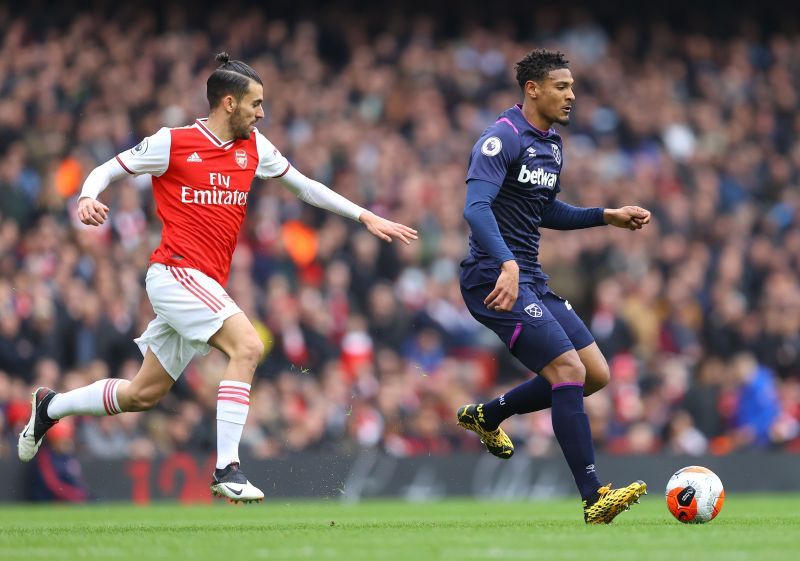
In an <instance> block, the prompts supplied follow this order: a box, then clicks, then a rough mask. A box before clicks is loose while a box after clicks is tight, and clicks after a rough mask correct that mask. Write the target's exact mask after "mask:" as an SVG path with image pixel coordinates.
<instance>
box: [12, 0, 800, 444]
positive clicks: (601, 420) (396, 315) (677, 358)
mask: <svg viewBox="0 0 800 561" xmlns="http://www.w3.org/2000/svg"><path fill="white" fill-rule="evenodd" d="M4 10H6V9H5V8H0V54H2V56H0V437H1V438H0V458H3V457H5V458H10V457H14V456H15V446H16V434H17V433H18V432H19V430H20V428H21V427H22V426H23V424H24V423H25V422H26V420H27V418H28V415H29V407H30V405H29V396H30V391H31V388H32V387H34V386H38V385H46V386H50V387H53V388H56V389H58V390H69V389H71V388H75V387H78V386H83V385H86V384H88V383H90V382H92V381H94V380H97V379H100V378H103V377H107V376H115V377H123V378H131V377H132V376H133V375H134V374H135V373H136V371H137V368H138V365H139V362H140V359H141V357H140V355H139V352H138V350H137V348H136V347H135V345H134V344H133V342H132V339H133V338H134V337H136V336H138V335H139V334H140V333H141V332H142V331H143V330H144V328H145V326H146V325H147V323H148V321H150V319H152V317H153V311H152V309H151V307H150V305H149V303H148V301H147V298H146V294H145V292H144V274H145V272H146V269H147V265H148V258H149V255H150V252H151V251H152V249H153V248H154V247H155V246H156V245H157V242H158V239H159V231H160V223H159V221H158V218H157V216H156V213H155V209H154V206H153V198H152V194H151V192H150V179H149V177H148V176H141V177H138V178H131V179H129V180H125V181H122V182H120V183H117V184H115V185H112V186H111V187H110V188H109V189H108V190H107V191H106V192H105V193H104V194H103V195H102V196H101V200H102V201H103V202H105V203H106V204H108V205H109V206H110V207H111V209H112V210H111V214H110V221H109V222H108V223H107V224H106V225H104V226H103V227H100V228H90V227H84V226H83V225H81V224H80V223H79V222H78V221H77V219H76V215H75V206H76V196H77V194H78V193H79V191H80V187H81V184H82V181H83V179H84V178H85V176H86V175H87V174H88V173H89V171H91V169H92V168H93V167H94V166H96V165H97V164H99V163H102V162H104V161H106V160H107V159H109V158H112V157H113V156H114V155H115V154H117V153H118V152H120V151H123V150H126V149H128V148H130V147H131V146H133V145H135V144H136V143H138V142H139V140H140V139H141V138H142V137H144V136H146V135H149V134H152V133H153V132H155V131H156V130H158V128H159V127H161V126H165V125H166V126H181V125H184V124H188V123H191V122H192V121H193V120H194V119H195V118H196V117H202V116H205V115H206V114H207V111H208V106H207V102H206V99H205V80H206V78H207V76H208V75H209V73H210V72H211V71H212V69H213V68H214V63H213V55H214V53H215V52H217V51H219V50H223V49H224V50H227V51H228V52H230V53H231V55H232V56H233V57H235V58H241V59H243V60H245V61H247V62H248V63H250V64H251V65H252V66H253V67H254V68H255V69H256V70H257V71H258V72H259V73H260V75H261V77H262V78H263V81H264V84H265V98H266V99H265V101H264V106H265V111H266V114H267V117H266V118H265V120H264V121H263V122H262V123H261V124H260V129H261V131H262V132H263V133H264V134H265V135H266V136H267V137H268V138H269V139H270V140H271V141H272V142H273V143H274V144H275V145H276V146H277V147H278V148H279V149H280V150H281V151H282V152H283V153H284V154H285V155H286V156H287V157H288V158H289V160H290V161H291V162H292V164H293V165H294V166H295V167H296V168H298V169H299V170H300V171H302V172H304V173H305V174H306V175H308V176H311V177H314V178H316V179H318V180H320V181H322V182H323V183H325V184H327V185H329V186H331V187H332V188H334V189H335V190H337V191H339V192H340V193H342V194H344V195H345V196H347V197H349V198H351V199H352V200H354V201H356V202H358V203H360V204H361V205H364V206H366V207H369V208H371V209H374V210H376V211H378V212H380V213H382V214H384V215H386V216H387V217H390V218H392V219H394V220H397V221H399V222H403V223H406V224H409V225H412V226H414V227H416V228H418V229H419V231H420V241H419V242H418V243H415V244H413V245H411V246H404V245H402V244H399V243H394V244H385V243H383V242H380V241H378V240H377V239H375V238H373V237H372V236H370V235H369V234H368V233H367V232H366V231H365V230H364V229H363V228H360V227H359V225H358V224H356V223H353V222H348V221H347V220H345V219H342V218H340V217H338V216H335V215H331V214H329V213H325V212H322V211H319V210H317V209H315V208H313V207H310V206H307V205H304V204H303V203H301V202H300V201H298V200H297V199H296V198H295V197H294V196H293V195H291V193H289V192H288V191H286V190H284V189H283V188H282V187H281V186H280V184H279V183H277V182H274V181H273V182H263V181H256V182H255V183H254V185H253V194H252V195H251V198H250V204H249V210H248V217H247V220H246V223H245V226H244V228H243V231H242V236H241V240H240V242H239V246H238V249H237V250H236V253H235V256H234V264H233V269H232V274H231V277H230V281H229V284H228V286H227V288H228V292H229V293H230V295H231V296H232V297H233V298H234V300H235V301H236V302H237V303H238V304H239V306H240V307H241V308H242V309H243V310H244V311H245V312H246V313H247V314H248V316H249V317H250V319H251V320H252V321H253V322H254V323H255V324H256V326H257V328H258V330H259V332H260V334H261V335H262V336H263V339H264V341H265V342H267V345H266V347H267V348H266V353H265V357H264V360H263V362H262V363H261V365H260V366H259V368H258V371H257V377H256V380H255V382H254V385H253V390H252V394H251V408H250V416H249V419H248V424H247V426H246V428H245V432H244V437H243V451H244V452H245V453H249V454H252V455H255V456H257V457H263V458H270V457H280V456H282V455H285V454H288V453H291V452H294V451H298V450H319V451H324V452H329V453H337V452H350V451H353V450H356V449H358V448H362V447H380V448H382V449H385V450H386V451H388V452H389V453H391V454H395V455H398V456H413V455H420V454H426V455H427V454H446V453H449V452H454V451H476V452H477V451H479V450H480V449H481V445H480V443H479V442H478V440H477V439H476V438H475V437H474V435H472V434H471V433H470V434H467V433H465V432H464V431H463V430H462V429H459V428H458V427H456V425H455V411H456V408H457V407H458V406H459V405H462V404H464V403H469V402H473V401H476V400H484V399H487V398H491V397H493V396H495V395H496V394H498V393H499V392H502V391H503V390H504V389H507V388H509V387H511V386H512V385H515V384H516V383H518V382H520V381H522V380H524V379H525V378H526V377H528V376H531V375H532V373H529V372H527V371H525V370H524V369H523V368H522V367H521V366H520V365H519V363H517V362H516V361H515V360H514V359H513V358H512V357H511V356H510V355H509V353H508V351H507V350H506V349H505V348H504V347H503V346H502V344H501V343H500V342H499V341H498V340H496V337H495V336H494V335H493V334H491V333H489V332H487V331H486V330H485V329H484V328H482V327H481V326H480V325H479V324H478V323H477V322H475V321H474V320H473V319H472V318H471V316H470V315H469V313H468V312H467V311H466V309H465V307H464V305H463V303H462V300H461V295H460V291H459V287H458V272H459V262H460V260H461V259H462V258H463V257H464V255H465V254H466V247H467V245H466V240H467V235H468V229H467V226H466V223H465V221H464V220H463V218H462V216H461V214H462V210H463V200H464V192H465V191H464V190H465V187H464V176H465V171H466V164H467V159H468V156H469V153H470V149H471V147H472V144H473V143H474V142H475V140H476V139H477V138H478V136H479V135H480V134H481V132H482V130H483V129H484V128H485V127H486V126H487V125H488V124H490V123H492V122H493V121H494V120H495V118H496V115H497V114H498V113H500V112H502V111H503V110H504V109H506V108H508V107H510V106H511V105H512V104H514V103H516V102H518V101H520V100H521V93H520V90H519V87H518V86H517V85H516V83H515V81H514V75H513V65H514V63H515V62H516V61H517V60H519V59H520V58H521V57H522V56H523V55H524V54H525V53H526V52H528V51H529V50H530V49H532V48H534V47H542V46H544V47H551V48H558V49H560V50H563V51H564V52H565V53H566V54H567V58H568V59H569V60H570V65H571V69H572V73H573V75H574V76H575V78H576V94H577V103H576V110H575V111H574V114H573V123H572V124H571V125H570V126H569V127H568V128H561V129H560V130H559V132H561V134H562V135H563V136H564V147H565V148H564V152H565V154H564V159H565V166H564V171H563V174H562V177H561V184H562V189H563V191H562V194H561V197H562V198H563V200H565V201H567V202H569V203H572V204H576V205H580V206H614V207H615V206H622V205H625V204H638V205H641V206H644V207H647V208H648V209H650V210H651V211H652V212H653V221H652V224H650V225H649V226H648V227H647V228H645V229H644V230H643V231H640V232H635V233H634V232H628V231H623V230H620V229H616V228H595V229H590V230H581V231H575V232H556V231H545V233H544V236H543V242H542V254H541V261H542V263H543V265H544V268H545V271H546V272H548V273H549V274H550V275H551V281H550V285H551V287H552V288H553V289H554V290H555V291H556V292H557V293H558V294H560V295H561V296H563V297H565V298H567V299H568V300H569V301H570V302H571V303H572V305H573V306H574V308H575V309H576V310H577V311H578V313H579V314H580V315H581V316H582V317H583V318H584V320H585V321H586V323H587V325H588V326H589V327H590V328H591V331H592V333H593V334H594V336H595V338H596V339H597V342H598V343H599V345H600V347H601V349H602V350H603V351H604V352H605V353H606V356H607V358H608V361H609V364H610V366H611V374H612V378H611V382H610V384H609V386H608V387H607V388H606V389H605V390H604V391H602V392H600V393H598V394H596V395H595V396H592V397H591V398H589V399H587V403H586V407H587V410H588V413H589V415H590V419H591V423H592V427H593V430H594V436H595V438H596V444H597V447H598V449H599V450H600V451H602V452H607V453H614V454H639V453H654V452H667V453H676V454H684V453H688V454H700V453H705V452H709V453H714V454H725V453H729V452H731V451H736V450H740V449H762V450H766V449H782V450H787V451H792V452H795V453H797V452H800V282H798V279H799V278H800V273H799V272H798V271H800V188H799V186H800V134H799V133H800V113H798V111H797V110H798V107H799V106H800V35H797V34H782V33H779V32H764V30H763V29H760V28H759V27H758V26H757V25H756V24H754V23H751V22H748V21H746V20H742V22H741V25H740V26H739V27H738V29H737V30H736V33H735V34H733V35H731V36H729V37H714V36H711V35H704V34H700V33H693V32H682V31H675V30H673V28H671V27H670V26H668V25H666V24H646V25H638V24H637V23H636V22H630V23H625V22H623V23H619V24H617V25H615V26H613V27H610V28H604V27H601V26H600V25H598V24H597V23H596V22H595V21H593V20H592V19H591V17H589V16H588V15H587V14H584V13H582V12H580V11H576V12H574V13H572V14H571V15H570V16H569V19H567V20H565V21H561V20H558V18H557V17H556V15H557V14H556V13H555V12H553V11H548V9H542V10H541V11H540V12H539V13H538V14H537V18H538V19H537V21H536V22H533V21H532V22H530V26H529V27H527V32H526V33H519V32H518V31H519V25H517V23H518V22H516V23H515V22H504V21H502V20H499V21H497V22H495V23H494V24H492V25H491V26H487V27H481V25H479V24H476V25H472V26H468V25H467V26H462V27H461V28H459V29H457V30H455V32H454V31H453V30H452V28H451V27H452V26H450V28H448V30H447V32H443V31H442V25H443V22H442V21H440V20H439V19H436V18H426V17H407V18H404V17H399V16H393V17H392V19H391V25H387V26H386V27H385V28H384V29H383V30H380V28H379V27H380V26H377V25H371V24H370V23H371V22H369V21H366V22H365V21H364V20H363V19H360V15H359V14H358V13H353V14H350V17H348V18H343V19H341V20H340V21H343V23H342V24H341V25H340V26H339V27H334V26H331V25H323V24H319V23H315V22H312V21H310V20H296V21H291V22H289V21H285V20H282V19H278V18H271V17H269V16H268V14H264V13H262V12H261V11H259V10H257V9H251V10H245V11H243V12H232V11H230V10H229V9H227V8H226V7H225V6H219V7H218V8H217V10H218V11H216V12H215V11H212V12H210V13H208V15H207V21H206V24H205V27H203V28H196V27H194V26H189V25H188V24H187V23H186V21H185V19H184V18H185V17H186V16H185V15H183V14H182V13H181V12H180V11H179V10H171V11H170V10H168V11H167V13H166V16H164V17H162V18H161V19H156V18H155V17H154V16H152V15H148V14H146V13H137V12H136V11H133V10H132V9H130V10H127V9H126V8H124V7H123V8H121V11H117V12H115V13H114V14H113V15H110V14H107V15H103V16H100V15H92V14H89V13H83V14H81V13H77V14H76V15H74V16H72V17H71V18H69V20H68V21H67V22H66V23H63V24H62V25H59V26H47V25H43V24H41V23H37V20H35V19H34V18H32V17H29V16H22V17H17V16H13V17H12V16H11V15H10V13H9V12H8V11H4ZM226 10H227V11H226ZM559 21H560V24H559V25H558V26H556V27H551V28H548V27H546V24H547V22H549V23H552V25H553V26H555V25H556V23H558V22H559ZM541 22H545V23H541ZM523 27H525V26H523ZM536 29H539V30H540V33H539V34H538V35H537V34H536V33H535V30H536ZM545 31H546V32H545ZM225 360H226V359H225V357H224V356H222V355H221V354H220V353H218V352H217V351H214V352H212V353H211V354H210V355H208V356H207V357H205V358H203V359H199V360H196V361H195V362H194V363H192V364H191V365H190V367H189V368H188V369H187V371H186V372H185V374H184V376H183V377H182V378H181V379H180V381H179V382H178V383H177V384H176V385H175V388H174V390H173V391H172V392H171V393H170V394H169V395H168V396H167V397H166V398H165V399H164V400H163V402H162V403H161V404H160V405H159V406H158V407H157V408H156V409H155V410H153V411H151V412H148V413H145V414H139V413H129V414H122V415H119V416H117V417H106V418H91V417H82V418H77V419H75V422H74V427H70V429H69V431H67V433H68V434H69V435H71V434H72V431H73V430H74V432H75V445H76V446H77V447H78V449H79V450H80V451H82V452H83V453H85V454H89V455H91V456H94V457H98V458H128V457H136V458H146V457H153V456H154V455H158V454H162V453H168V452H170V451H173V450H190V451H200V452H210V451H212V450H213V449H214V443H215V439H214V435H213V431H214V427H215V423H214V421H213V419H214V416H215V403H216V395H217V391H216V388H217V384H218V381H219V379H220V377H221V375H222V373H223V370H224V365H225ZM504 426H505V428H506V430H507V431H508V432H509V434H510V435H511V436H512V438H513V439H514V440H515V441H516V443H517V450H518V452H522V453H528V454H534V455H539V454H547V453H549V452H550V451H551V450H553V449H554V447H556V443H555V441H554V438H553V434H552V427H551V425H550V416H549V412H548V411H543V412H540V413H536V414H532V415H526V416H523V417H516V418H512V419H510V420H509V421H508V422H507V423H506V424H505V425H504Z"/></svg>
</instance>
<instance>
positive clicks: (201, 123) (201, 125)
mask: <svg viewBox="0 0 800 561" xmlns="http://www.w3.org/2000/svg"><path fill="white" fill-rule="evenodd" d="M207 121H208V119H207V118H203V119H197V120H196V121H195V123H194V124H195V126H196V127H197V130H199V131H200V132H201V133H202V134H203V136H205V137H206V138H207V139H208V140H210V141H211V143H212V144H213V145H214V146H216V147H217V148H222V149H223V150H227V149H228V148H230V147H231V146H233V143H234V142H236V139H234V140H229V141H228V142H222V141H221V140H220V139H219V138H218V137H217V135H215V134H214V133H213V132H211V129H209V128H208V126H207V125H206V123H207Z"/></svg>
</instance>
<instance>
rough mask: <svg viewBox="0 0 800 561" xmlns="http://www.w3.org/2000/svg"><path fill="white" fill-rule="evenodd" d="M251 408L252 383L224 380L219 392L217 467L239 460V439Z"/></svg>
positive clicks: (223, 466) (220, 467) (220, 384)
mask: <svg viewBox="0 0 800 561" xmlns="http://www.w3.org/2000/svg"><path fill="white" fill-rule="evenodd" d="M249 410H250V384H246V383H244V382H233V381H230V380H223V381H222V382H220V383H219V392H218V393H217V469H223V468H225V467H226V466H227V465H228V464H230V463H231V462H238V461H239V441H240V440H241V439H242V429H243V428H244V422H245V421H246V420H247V412H248V411H249Z"/></svg>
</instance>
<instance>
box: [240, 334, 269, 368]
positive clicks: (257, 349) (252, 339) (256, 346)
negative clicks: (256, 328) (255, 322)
mask: <svg viewBox="0 0 800 561" xmlns="http://www.w3.org/2000/svg"><path fill="white" fill-rule="evenodd" d="M234 352H235V354H236V358H237V359H239V360H244V361H247V362H252V363H253V364H257V363H258V361H259V360H260V359H261V355H262V354H264V343H263V342H262V341H261V339H259V337H258V335H256V334H255V333H253V334H252V335H251V336H249V337H243V338H242V340H241V341H239V344H238V345H237V346H236V349H235V351H234Z"/></svg>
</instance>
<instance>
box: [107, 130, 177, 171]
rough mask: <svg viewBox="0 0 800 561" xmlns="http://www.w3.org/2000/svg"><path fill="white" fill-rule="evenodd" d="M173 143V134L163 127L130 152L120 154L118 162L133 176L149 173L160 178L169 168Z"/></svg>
mask: <svg viewBox="0 0 800 561" xmlns="http://www.w3.org/2000/svg"><path fill="white" fill-rule="evenodd" d="M171 142H172V134H171V133H170V132H169V129H168V128H166V127H162V128H161V129H159V130H158V132H156V133H155V134H154V135H152V136H148V137H147V138H145V139H144V140H142V141H141V142H140V143H139V144H137V145H136V146H134V147H133V148H131V149H130V150H126V151H124V152H120V153H119V154H118V155H117V161H118V162H119V163H120V165H121V166H122V167H123V168H124V169H125V171H127V172H128V173H130V174H131V175H141V174H143V173H149V174H151V175H155V176H160V175H162V174H163V173H164V172H165V171H167V168H168V167H169V149H170V144H171Z"/></svg>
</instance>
